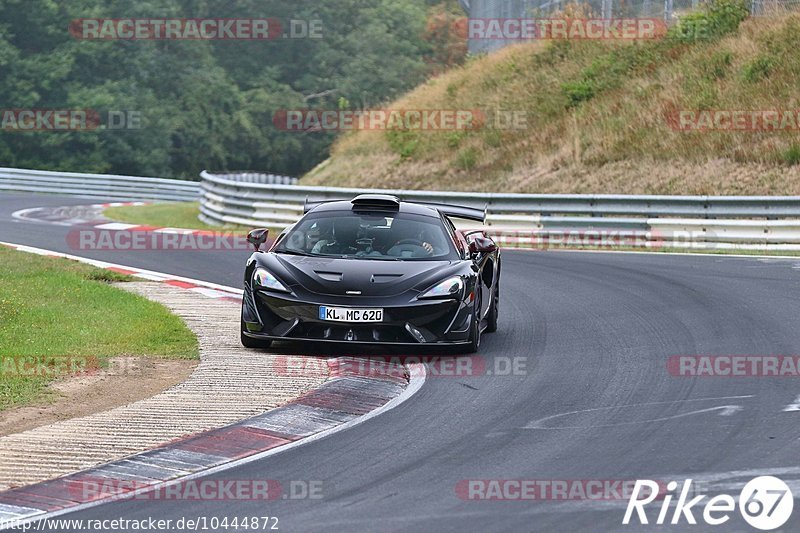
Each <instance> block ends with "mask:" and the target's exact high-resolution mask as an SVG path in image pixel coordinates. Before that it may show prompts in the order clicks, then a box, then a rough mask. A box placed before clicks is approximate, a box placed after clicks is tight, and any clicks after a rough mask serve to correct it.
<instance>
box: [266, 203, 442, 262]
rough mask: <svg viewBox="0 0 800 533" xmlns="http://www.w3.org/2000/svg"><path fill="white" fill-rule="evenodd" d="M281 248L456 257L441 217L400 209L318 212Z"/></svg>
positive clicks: (360, 255)
mask: <svg viewBox="0 0 800 533" xmlns="http://www.w3.org/2000/svg"><path fill="white" fill-rule="evenodd" d="M275 251H276V252H278V253H290V254H291V253H294V254H302V255H312V256H321V257H343V258H355V259H375V260H387V261H389V260H394V261H398V260H399V261H405V260H425V259H437V260H446V259H455V258H456V253H455V248H454V246H453V244H452V241H451V239H450V238H449V236H448V234H447V232H446V231H445V229H444V227H443V225H442V222H441V220H440V219H438V218H435V217H428V216H422V215H414V214H410V213H399V212H393V213H389V214H387V213H354V212H352V211H333V212H323V213H319V214H316V215H315V214H313V213H312V214H310V215H309V216H307V217H306V218H304V219H303V220H301V221H300V222H298V223H297V224H296V225H295V226H294V228H292V229H291V230H290V231H289V233H288V234H287V235H286V236H285V237H284V239H283V240H282V241H281V243H280V244H279V245H278V247H277V248H276V249H275Z"/></svg>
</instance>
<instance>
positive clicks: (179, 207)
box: [104, 202, 239, 230]
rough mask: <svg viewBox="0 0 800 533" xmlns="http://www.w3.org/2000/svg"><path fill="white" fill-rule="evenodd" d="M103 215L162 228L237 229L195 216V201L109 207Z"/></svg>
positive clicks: (196, 211)
mask: <svg viewBox="0 0 800 533" xmlns="http://www.w3.org/2000/svg"><path fill="white" fill-rule="evenodd" d="M104 214H105V216H107V217H108V218H111V219H113V220H118V221H120V222H125V223H128V224H143V225H149V226H158V227H163V228H185V229H210V230H225V229H239V226H236V225H226V226H211V225H209V224H205V223H203V222H201V221H200V219H198V218H197V215H199V214H200V205H199V204H198V203H197V202H175V203H163V204H150V205H142V206H125V207H110V208H108V209H106V210H105V212H104Z"/></svg>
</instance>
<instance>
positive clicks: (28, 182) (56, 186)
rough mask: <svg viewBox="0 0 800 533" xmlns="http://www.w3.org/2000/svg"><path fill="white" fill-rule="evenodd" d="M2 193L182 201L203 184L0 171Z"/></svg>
mask: <svg viewBox="0 0 800 533" xmlns="http://www.w3.org/2000/svg"><path fill="white" fill-rule="evenodd" d="M0 191H17V192H38V193H55V194H68V195H75V196H89V197H101V198H116V199H125V200H167V201H173V202H182V201H197V200H198V198H199V197H200V183H198V182H196V181H184V180H171V179H162V178H143V177H139V176H115V175H109V174H82V173H77V172H51V171H46V170H24V169H17V168H0Z"/></svg>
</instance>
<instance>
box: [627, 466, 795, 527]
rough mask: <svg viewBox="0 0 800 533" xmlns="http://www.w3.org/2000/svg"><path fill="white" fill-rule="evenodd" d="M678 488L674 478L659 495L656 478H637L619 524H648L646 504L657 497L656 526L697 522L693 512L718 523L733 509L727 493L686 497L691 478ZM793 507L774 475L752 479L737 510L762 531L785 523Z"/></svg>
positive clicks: (789, 493)
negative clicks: (678, 490) (677, 490)
mask: <svg viewBox="0 0 800 533" xmlns="http://www.w3.org/2000/svg"><path fill="white" fill-rule="evenodd" d="M677 488H678V483H677V481H670V482H669V483H668V484H667V493H666V495H663V493H662V494H659V485H658V483H656V482H655V481H651V480H649V479H645V480H637V481H636V485H634V488H633V493H632V494H631V497H630V499H629V500H628V507H627V509H626V510H625V517H624V518H623V519H622V523H623V524H624V525H628V524H631V523H633V524H636V521H637V520H638V522H639V524H643V525H644V524H650V523H651V522H650V521H649V520H652V519H653V516H652V513H651V515H650V517H648V515H647V512H646V511H645V507H647V505H648V504H650V503H653V502H654V501H656V499H657V498H658V499H660V500H661V501H660V506H659V505H655V506H653V507H654V508H653V509H651V510H652V511H655V509H656V508H658V509H659V511H658V517H657V518H656V519H655V522H653V523H655V524H658V525H664V524H673V525H675V524H681V523H684V524H697V519H696V517H695V514H694V513H695V512H696V513H698V514H700V513H702V519H703V521H705V523H706V524H708V525H712V526H718V525H721V524H724V523H726V522H727V521H728V520H730V518H731V514H732V513H733V512H734V511H736V508H737V501H736V499H735V498H734V497H733V496H731V495H728V494H718V495H716V496H714V497H712V498H708V496H707V495H705V494H700V495H699V496H694V497H693V498H691V499H689V496H690V495H691V494H692V480H691V479H687V480H686V481H684V483H683V486H682V488H681V490H680V494H678V493H677V492H676V489H677ZM660 496H663V498H660ZM673 496H677V501H676V502H675V503H674V508H671V507H672V506H673V503H672V501H673ZM704 500H706V501H704ZM701 502H703V503H702V504H701ZM793 509H794V496H793V495H792V491H791V490H790V489H789V486H788V485H787V484H786V483H784V482H783V481H782V480H780V479H778V478H776V477H773V476H760V477H757V478H755V479H752V480H750V481H749V482H748V483H747V484H746V485H745V486H744V488H743V489H742V491H741V492H740V493H739V499H738V510H739V513H740V514H741V515H742V518H743V519H744V520H745V522H747V523H748V524H750V525H751V526H753V527H754V528H756V529H760V530H762V531H769V530H772V529H777V528H779V527H781V526H782V525H784V524H785V523H786V522H787V521H788V520H789V518H790V517H791V516H792V510H793ZM670 515H671V517H670ZM631 520H633V522H631Z"/></svg>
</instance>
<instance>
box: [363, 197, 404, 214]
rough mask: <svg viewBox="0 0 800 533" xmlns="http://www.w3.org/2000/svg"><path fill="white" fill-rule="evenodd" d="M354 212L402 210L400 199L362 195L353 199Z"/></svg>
mask: <svg viewBox="0 0 800 533" xmlns="http://www.w3.org/2000/svg"><path fill="white" fill-rule="evenodd" d="M351 203H352V204H353V209H354V210H382V211H386V210H389V211H397V210H398V209H400V199H399V198H398V197H397V196H392V195H389V194H360V195H358V196H356V197H355V198H353V200H352V202H351Z"/></svg>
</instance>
